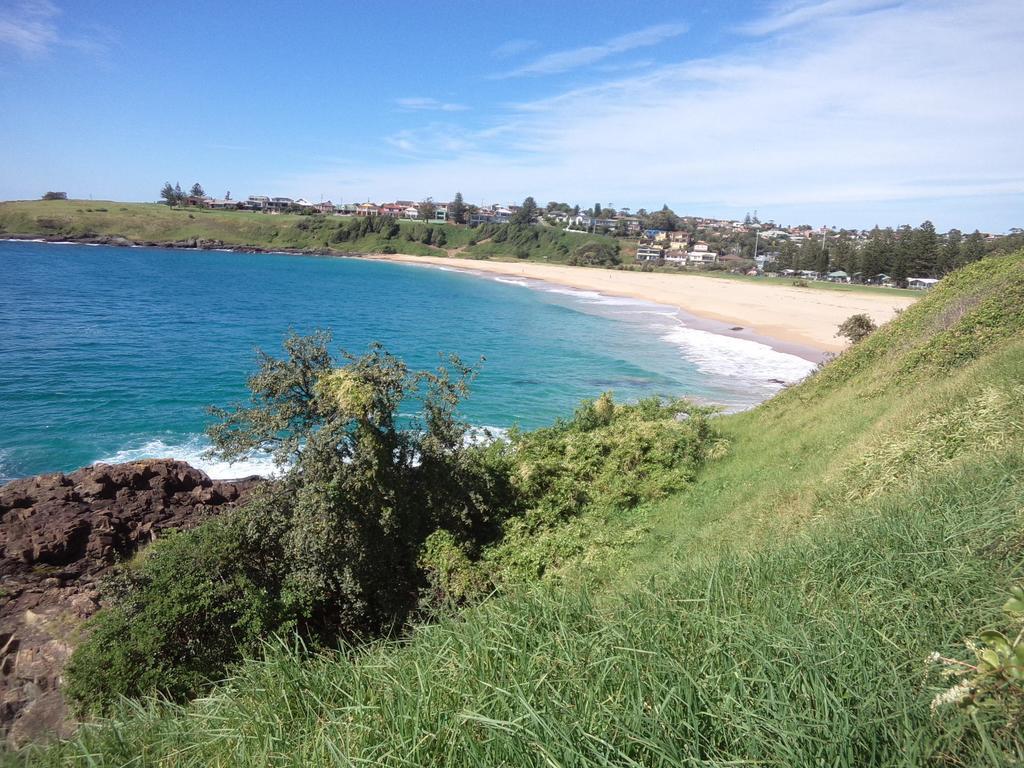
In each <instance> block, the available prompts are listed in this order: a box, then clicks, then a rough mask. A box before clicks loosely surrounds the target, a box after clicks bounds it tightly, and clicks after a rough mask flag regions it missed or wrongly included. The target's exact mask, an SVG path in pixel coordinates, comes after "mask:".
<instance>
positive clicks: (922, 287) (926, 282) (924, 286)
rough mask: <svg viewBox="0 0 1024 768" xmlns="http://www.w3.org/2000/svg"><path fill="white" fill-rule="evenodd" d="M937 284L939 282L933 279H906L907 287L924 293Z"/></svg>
mask: <svg viewBox="0 0 1024 768" xmlns="http://www.w3.org/2000/svg"><path fill="white" fill-rule="evenodd" d="M937 282H939V281H938V280H937V279H936V278H934V277H908V278H907V287H908V288H913V289H915V290H918V291H926V290H928V289H929V288H932V287H934V285H935V284H936V283H937Z"/></svg>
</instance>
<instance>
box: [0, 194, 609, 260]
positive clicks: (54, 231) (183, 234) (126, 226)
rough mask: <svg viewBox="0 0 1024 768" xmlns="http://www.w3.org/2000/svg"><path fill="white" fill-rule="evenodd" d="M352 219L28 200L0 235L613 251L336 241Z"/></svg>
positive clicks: (461, 237)
mask: <svg viewBox="0 0 1024 768" xmlns="http://www.w3.org/2000/svg"><path fill="white" fill-rule="evenodd" d="M351 222H352V219H351V218H349V217H338V216H301V215H291V214H282V215H274V216H271V215H267V214H262V213H254V212H251V211H211V210H205V209H198V208H168V207H167V206H166V205H158V204H156V203H118V202H112V201H105V200H101V201H93V200H46V201H43V200H32V201H13V202H2V203H0V237H4V236H8V237H9V236H12V235H17V236H32V237H46V238H54V239H67V240H78V239H83V238H94V237H120V238H125V239H126V240H130V241H132V242H136V243H147V244H164V243H181V242H187V241H189V240H196V239H202V240H207V241H219V243H220V244H223V246H224V247H232V248H244V247H250V248H259V249H265V250H279V249H280V250H307V251H316V252H333V253H405V254H411V255H415V256H425V255H433V256H444V255H446V254H450V255H458V256H462V257H465V258H493V259H523V260H531V261H546V262H552V263H565V262H567V261H568V260H569V258H570V256H571V255H572V254H573V252H574V251H575V250H576V249H577V248H579V247H580V246H582V245H584V244H586V243H592V242H598V243H605V244H609V245H611V246H616V247H617V246H618V241H616V240H614V239H613V238H610V237H605V236H603V235H588V234H583V233H578V232H565V231H563V230H560V229H555V228H550V227H527V228H523V229H516V228H513V227H487V228H485V229H482V230H473V229H469V228H468V227H464V226H457V225H451V224H433V225H430V224H424V223H417V222H414V221H399V222H397V225H398V230H397V231H396V232H394V233H393V234H390V235H389V233H384V232H370V233H366V234H362V235H360V236H357V237H351V238H349V237H346V239H345V240H339V239H338V238H339V235H338V232H339V230H341V229H344V228H346V227H348V226H349V225H350V223H351Z"/></svg>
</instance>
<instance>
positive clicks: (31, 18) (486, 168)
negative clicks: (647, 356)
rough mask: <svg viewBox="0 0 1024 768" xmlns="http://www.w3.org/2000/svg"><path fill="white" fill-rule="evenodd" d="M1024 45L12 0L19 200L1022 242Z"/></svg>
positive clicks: (962, 17)
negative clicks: (536, 206)
mask: <svg viewBox="0 0 1024 768" xmlns="http://www.w3.org/2000/svg"><path fill="white" fill-rule="evenodd" d="M962 6H963V7H962ZM1022 39H1024V2H1021V1H1020V0H978V1H977V2H971V3H960V2H948V1H947V0H927V2H915V1H914V0H906V1H901V0H818V1H807V0H803V1H799V2H792V1H787V0H782V1H781V2H687V3H684V2H645V3H622V2H614V3H613V2H601V1H600V0H591V1H590V2H585V3H561V4H556V3H549V2H519V3H507V2H505V3H498V2H491V1H490V0H476V1H475V2H455V1H454V0H453V2H446V3H429V2H422V0H420V2H404V1H402V0H394V1H393V2H390V3H386V4H378V5H367V4H355V3H342V2H326V3H306V4H300V3H281V2H275V3H271V2H262V1H261V0H249V1H247V2H221V3H208V2H193V1H191V0H181V1H180V2H176V3H155V2H154V3H149V2H145V3H143V2H138V1H137V0H135V1H134V2H116V1H115V0H103V2H99V1H96V0H73V1H72V0H0V104H2V112H0V199H15V198H34V197H38V196H39V195H40V194H42V192H44V191H46V190H50V189H57V190H66V191H67V192H69V193H70V194H71V195H72V196H75V197H89V196H90V195H92V196H93V197H94V198H96V199H101V198H107V199H119V200H151V199H155V197H156V195H157V192H158V190H159V187H160V186H161V185H162V183H163V182H164V181H166V180H170V181H171V182H176V181H180V182H181V184H182V185H183V186H184V185H190V184H191V183H192V182H193V181H196V180H198V181H200V182H201V183H202V184H203V185H204V186H205V188H206V189H207V191H208V192H210V193H212V194H215V195H217V196H221V195H223V194H224V193H225V192H226V191H228V190H230V191H231V193H232V196H233V197H235V198H239V197H245V196H247V195H249V194H272V195H273V194H278V195H287V196H291V197H300V196H302V197H306V198H309V199H311V200H319V199H320V198H321V197H323V198H324V199H327V198H330V199H332V200H334V201H335V202H339V201H343V202H353V201H362V200H366V199H373V200H378V201H383V200H390V199H394V198H406V199H417V200H418V199H422V198H424V197H427V196H431V197H434V198H435V199H449V198H450V197H451V196H452V195H453V194H454V193H455V192H456V191H461V192H462V193H463V194H464V196H465V197H466V199H467V200H470V201H474V202H508V201H518V200H521V199H522V198H523V197H525V196H526V195H533V196H535V197H536V198H537V199H538V201H539V202H541V203H542V204H543V203H545V202H547V201H548V200H565V201H568V202H570V203H580V204H581V205H582V206H584V207H589V206H590V205H592V204H593V203H594V202H600V203H601V204H602V205H607V204H614V205H616V206H628V207H630V208H632V209H634V210H635V209H638V208H641V207H645V208H653V207H660V206H661V205H662V204H663V203H668V204H669V205H670V206H671V207H673V208H674V209H675V210H676V211H677V212H679V213H688V214H699V215H720V216H729V217H738V216H739V217H741V216H743V214H744V213H745V212H747V211H753V210H755V209H756V210H758V211H759V213H760V215H761V217H762V218H773V219H775V220H776V221H777V222H779V223H794V224H795V223H809V224H814V225H818V224H830V225H837V226H863V227H869V226H872V225H874V224H876V223H878V224H882V225H889V224H891V225H895V224H900V223H919V222H920V221H922V220H924V219H926V218H928V219H931V220H933V221H935V223H936V224H937V226H938V227H939V228H940V229H944V228H949V227H954V226H955V227H960V228H962V229H974V228H976V227H977V228H980V229H982V230H987V231H1005V230H1006V229H1008V228H1010V227H1013V226H1024V143H1022V141H1021V140H1020V138H1019V136H1020V135H1021V133H1022V132H1024V129H1022V128H1021V126H1022V125H1024V63H1022V62H1024V60H1022V58H1021V54H1020V51H1021V47H1020V46H1021V40H1022Z"/></svg>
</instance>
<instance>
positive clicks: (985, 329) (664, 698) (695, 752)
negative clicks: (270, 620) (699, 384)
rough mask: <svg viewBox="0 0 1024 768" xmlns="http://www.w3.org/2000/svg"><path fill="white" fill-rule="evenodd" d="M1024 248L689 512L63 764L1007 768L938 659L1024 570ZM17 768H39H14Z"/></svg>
mask: <svg viewBox="0 0 1024 768" xmlns="http://www.w3.org/2000/svg"><path fill="white" fill-rule="evenodd" d="M1022 291H1024V252H1022V253H1018V254H1016V255H1014V256H1010V257H1003V258H994V259H987V260H984V261H982V262H980V263H978V264H975V265H973V266H971V267H969V268H968V269H967V270H965V271H964V272H961V273H958V274H956V275H954V276H952V277H951V278H949V279H947V280H946V281H944V283H943V285H942V286H940V287H939V288H936V289H935V290H934V291H932V292H930V293H929V295H927V296H926V297H924V298H923V299H922V301H921V302H919V303H917V304H915V305H914V306H913V307H912V308H910V309H908V310H907V311H906V312H904V313H903V314H902V315H901V316H900V317H899V318H898V319H897V320H896V321H895V322H894V323H892V324H890V325H889V326H887V327H885V328H883V329H881V330H880V331H879V332H877V333H876V334H875V335H873V336H872V337H870V338H869V339H868V340H867V341H865V342H863V343H861V344H860V345H857V346H856V347H854V348H853V349H851V350H850V351H848V352H847V353H844V354H843V355H842V356H840V357H839V358H838V359H837V360H836V361H834V362H833V363H831V364H830V365H829V366H827V367H826V368H825V369H823V370H822V371H821V372H819V373H818V374H817V375H816V376H814V377H813V378H812V379H810V380H808V381H807V382H805V383H803V384H801V385H798V386H795V387H792V388H790V389H788V390H786V391H784V392H783V393H781V394H780V395H778V396H777V397H775V398H773V399H772V400H771V401H769V402H768V403H766V404H765V405H763V406H761V407H759V408H757V409H754V410H753V411H750V412H746V413H742V414H737V415H732V416H727V417H721V418H720V419H719V420H718V422H717V424H718V427H719V428H720V429H721V431H722V433H723V435H724V436H725V437H726V438H727V439H728V443H729V453H728V455H726V456H724V457H723V458H720V459H718V460H716V461H714V462H712V463H710V464H709V465H708V466H707V467H706V468H705V469H704V470H703V471H702V472H701V474H700V475H699V477H698V479H697V481H696V483H695V484H694V485H693V486H692V487H691V488H690V489H688V490H687V492H686V493H685V494H683V495H679V496H674V497H671V498H668V499H665V500H663V501H661V502H658V503H656V504H650V505H646V506H642V507H639V508H633V509H627V510H618V511H610V510H607V509H605V510H595V511H593V512H591V513H588V514H585V515H584V516H582V517H581V518H577V519H576V520H575V521H574V523H573V524H574V525H576V526H577V531H576V532H577V536H578V541H579V545H580V546H579V549H578V552H577V555H576V557H575V558H573V559H572V561H571V562H566V563H563V564H562V567H560V568H559V569H557V570H556V571H555V572H553V573H552V574H551V577H549V578H546V579H545V580H542V581H540V582H537V583H534V584H533V585H526V586H522V587H519V588H517V589H516V590H514V591H512V592H510V593H506V594H501V595H497V596H495V597H493V598H491V599H490V600H488V601H486V602H484V603H483V604H481V605H479V606H477V607H475V608H472V609H470V610H467V611H464V612H463V613H461V614H458V615H454V616H452V617H450V618H448V619H444V620H442V621H440V622H438V623H435V624H432V625H427V626H423V627H420V628H418V629H417V630H416V631H415V633H414V634H413V635H412V637H411V638H409V639H408V640H407V641H405V642H402V643H398V642H390V643H378V644H376V645H374V646H371V647H369V648H364V649H361V650H351V651H348V652H339V653H334V654H327V655H321V656H317V657H316V658H313V659H309V658H305V657H304V656H303V654H301V653H297V652H295V651H294V650H290V649H288V648H286V647H283V646H282V647H273V648H270V649H268V652H267V656H266V658H265V659H263V660H254V661H251V662H247V663H246V664H244V665H242V666H241V667H240V668H239V669H238V670H237V671H236V673H235V674H234V675H233V676H232V677H231V679H229V680H228V681H226V682H225V683H223V684H222V685H221V686H220V687H219V688H218V689H216V690H215V691H214V692H213V693H212V694H211V695H210V696H208V697H206V698H203V699H201V700H198V701H195V702H193V703H191V704H189V705H185V706H180V707H179V706H171V705H166V704H161V703H158V702H153V701H150V702H145V703H141V704H140V703H128V702H126V703H125V704H124V705H123V707H122V708H121V710H120V711H119V712H118V713H117V715H115V717H114V718H113V719H112V720H111V721H108V722H105V723H99V724H96V725H94V726H89V727H85V728H83V729H82V730H81V731H80V733H79V735H78V737H77V738H76V739H75V740H74V741H71V742H68V743H65V744H61V745H58V746H55V747H52V748H50V749H48V750H45V751H41V752H37V753H26V754H25V755H23V756H22V758H21V759H23V760H24V761H25V762H28V763H30V764H38V765H111V766H113V765H126V764H133V765H163V766H207V765H223V766H228V765H244V764H252V765H281V766H292V765H294V766H299V765H339V766H350V765H351V766H356V765H360V766H361V765H382V766H419V765H436V766H481V765H489V766H612V765H614V766H727V765H728V766H733V765H756V766H805V765H806V766H811V765H814V766H819V765H827V766H883V765H884V766H890V765H891V766H897V765H908V766H909V765H937V766H982V765H1007V766H1010V765H1019V764H1021V763H1022V762H1024V740H1022V738H1021V735H1020V734H1019V733H1012V732H1006V731H1005V729H1003V727H1002V726H1003V721H1002V720H1001V718H1000V717H999V715H998V713H989V714H985V713H981V714H980V715H979V716H978V717H976V718H973V719H972V718H970V717H968V716H967V715H966V714H965V713H963V712H962V711H960V710H957V709H941V710H938V711H937V712H936V713H934V714H933V713H932V712H931V710H930V708H929V704H930V702H931V700H932V698H933V696H934V695H935V693H936V692H937V691H940V690H942V689H943V688H945V687H946V686H945V685H944V681H942V680H940V679H937V678H936V677H934V676H933V675H931V674H930V673H929V671H928V669H927V667H926V664H925V658H926V656H927V655H928V654H929V653H930V652H932V651H938V652H940V653H942V654H944V655H948V656H954V657H959V658H965V657H966V656H967V655H968V652H967V650H966V649H965V647H964V639H965V638H967V637H969V636H972V635H975V634H976V633H977V631H978V630H979V629H980V628H983V627H986V626H996V625H998V623H999V622H1000V620H1001V619H1000V613H999V606H1000V605H1001V604H1002V602H1003V600H1004V599H1005V594H1004V593H1005V591H1006V589H1007V588H1008V587H1009V586H1010V585H1011V584H1013V583H1019V582H1020V581H1021V580H1022V579H1024V419H1022V417H1021V413H1022V412H1024V407H1022V403H1024V392H1022V385H1021V382H1022V380H1024V335H1022V334H1021V333H1020V330H1021V328H1024V301H1021V299H1020V297H1021V295H1022V293H1021V292H1022ZM12 760H13V758H12Z"/></svg>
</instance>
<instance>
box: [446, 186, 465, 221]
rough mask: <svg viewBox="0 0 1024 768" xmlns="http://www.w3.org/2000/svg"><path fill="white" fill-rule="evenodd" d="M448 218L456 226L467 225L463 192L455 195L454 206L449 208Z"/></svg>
mask: <svg viewBox="0 0 1024 768" xmlns="http://www.w3.org/2000/svg"><path fill="white" fill-rule="evenodd" d="M448 216H449V217H450V218H451V220H452V221H453V222H455V223H456V224H465V223H466V203H465V201H464V200H463V199H462V193H461V192H456V193H455V199H454V200H452V204H451V205H449V206H448Z"/></svg>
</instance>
